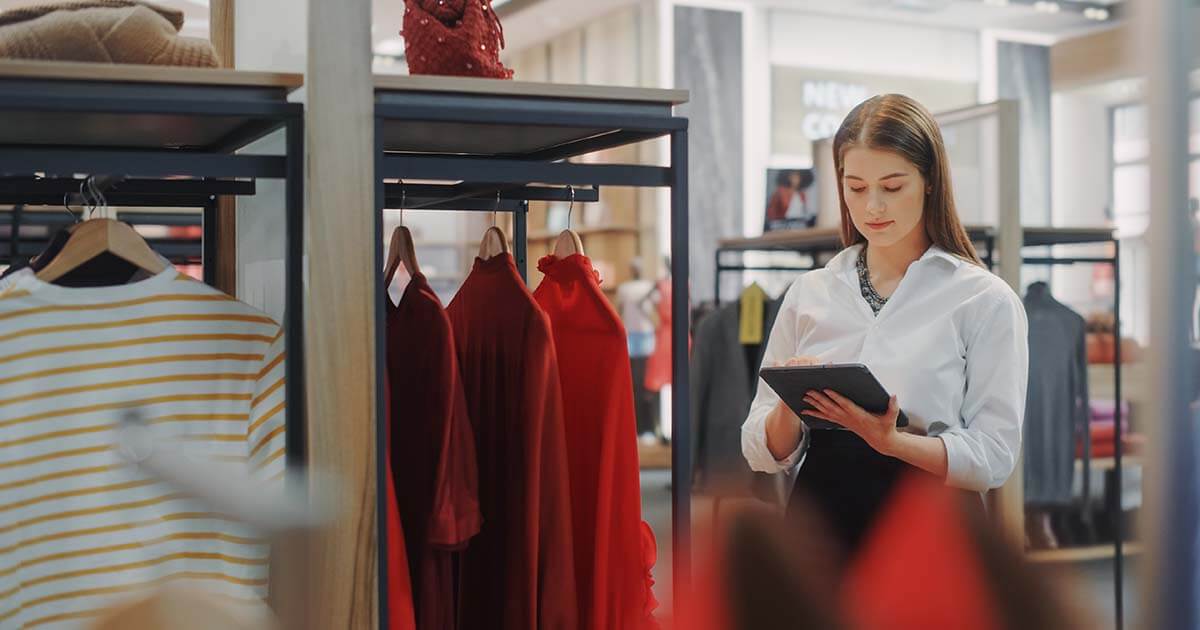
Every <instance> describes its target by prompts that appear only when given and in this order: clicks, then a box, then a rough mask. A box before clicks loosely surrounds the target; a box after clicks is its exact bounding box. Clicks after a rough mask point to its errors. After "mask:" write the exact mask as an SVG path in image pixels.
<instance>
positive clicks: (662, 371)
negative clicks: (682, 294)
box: [646, 278, 690, 392]
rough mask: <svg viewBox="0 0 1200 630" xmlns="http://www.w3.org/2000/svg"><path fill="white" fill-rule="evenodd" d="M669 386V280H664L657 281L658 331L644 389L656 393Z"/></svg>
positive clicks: (647, 367) (647, 366)
mask: <svg viewBox="0 0 1200 630" xmlns="http://www.w3.org/2000/svg"><path fill="white" fill-rule="evenodd" d="M689 343H690V341H689ZM670 384H671V279H670V278H666V279H664V280H659V281H658V330H657V331H656V332H655V337H654V354H651V355H650V358H649V359H648V360H647V361H646V389H648V390H650V391H652V392H657V391H661V390H662V388H663V386H664V385H670Z"/></svg>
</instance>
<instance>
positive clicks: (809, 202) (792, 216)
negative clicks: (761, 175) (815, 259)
mask: <svg viewBox="0 0 1200 630" xmlns="http://www.w3.org/2000/svg"><path fill="white" fill-rule="evenodd" d="M816 181H817V178H816V175H815V173H814V172H813V169H811V168H791V169H776V168H773V169H768V170H767V195H766V199H767V211H766V213H765V214H764V216H765V220H764V223H763V231H764V232H772V231H775V230H803V229H809V228H812V227H816V225H817V215H818V213H819V212H820V205H819V204H818V203H817V186H816Z"/></svg>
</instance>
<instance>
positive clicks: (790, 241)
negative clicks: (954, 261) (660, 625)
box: [713, 226, 996, 305]
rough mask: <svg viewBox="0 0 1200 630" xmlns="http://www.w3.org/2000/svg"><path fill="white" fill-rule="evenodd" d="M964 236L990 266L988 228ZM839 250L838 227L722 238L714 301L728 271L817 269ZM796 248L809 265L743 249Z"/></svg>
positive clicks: (973, 228) (990, 234)
mask: <svg viewBox="0 0 1200 630" xmlns="http://www.w3.org/2000/svg"><path fill="white" fill-rule="evenodd" d="M967 236H969V237H970V238H971V241H972V242H973V243H976V244H982V245H983V246H984V255H983V256H982V258H983V262H984V264H985V265H987V266H988V267H989V268H991V267H992V266H993V259H994V258H995V249H996V235H995V232H994V231H993V230H991V229H990V228H985V227H979V226H970V227H968V228H967ZM841 250H842V232H841V230H839V229H837V228H817V229H810V230H781V231H778V232H768V233H766V234H764V235H762V236H760V237H753V238H730V239H724V240H721V241H720V242H719V243H718V244H717V249H716V252H715V253H714V254H713V259H714V262H715V263H716V264H715V265H714V267H713V268H714V269H715V271H714V274H713V275H714V287H715V288H714V291H713V296H714V301H715V302H716V304H717V305H720V303H721V276H722V275H723V274H726V273H730V272H735V271H736V272H742V271H782V272H789V271H792V272H803V271H813V270H815V269H820V268H821V267H824V266H825V265H824V264H823V263H821V262H820V260H819V257H820V256H822V255H832V254H836V253H837V252H839V251H841ZM768 252H795V253H799V254H804V255H807V256H809V257H811V258H812V263H811V264H808V265H803V264H801V265H777V264H767V265H752V264H747V263H746V262H745V256H744V254H746V253H768ZM733 253H737V254H743V255H742V256H740V257H739V259H738V261H737V262H727V260H726V259H727V258H728V257H727V256H726V254H733Z"/></svg>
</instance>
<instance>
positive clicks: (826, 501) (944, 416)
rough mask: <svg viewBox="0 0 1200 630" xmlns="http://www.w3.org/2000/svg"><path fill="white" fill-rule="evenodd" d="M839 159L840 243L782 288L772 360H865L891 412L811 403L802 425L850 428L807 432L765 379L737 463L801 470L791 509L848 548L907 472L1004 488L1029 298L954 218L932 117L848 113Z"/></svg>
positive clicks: (881, 105) (1014, 434)
mask: <svg viewBox="0 0 1200 630" xmlns="http://www.w3.org/2000/svg"><path fill="white" fill-rule="evenodd" d="M833 151H834V164H835V167H836V172H837V176H838V184H839V186H838V197H839V198H840V201H841V210H842V240H843V242H844V243H845V245H846V246H847V247H846V248H845V249H844V250H843V251H842V252H841V253H839V254H838V255H837V256H835V257H834V258H833V259H832V260H831V261H830V262H829V264H828V265H827V266H826V267H825V268H823V269H821V270H818V271H813V272H810V273H807V274H805V275H804V276H802V277H801V278H800V279H799V280H798V281H797V282H796V283H795V284H794V285H793V286H792V288H791V289H790V290H789V291H788V292H787V295H786V297H785V298H784V303H783V306H782V307H781V310H780V313H779V316H778V319H777V320H776V322H775V326H774V328H773V329H772V331H771V336H770V339H769V340H768V343H767V350H766V353H765V356H764V364H765V365H813V364H824V363H863V364H865V365H867V366H868V367H869V368H870V369H871V371H872V372H873V373H874V374H875V376H876V377H877V378H878V379H879V380H880V382H881V383H882V384H883V386H884V387H885V388H886V389H887V390H888V391H889V392H890V393H891V394H892V399H891V404H890V405H889V408H888V410H887V412H886V413H884V414H882V415H873V414H870V413H868V412H866V411H864V410H863V409H862V408H860V407H858V406H857V405H855V404H854V403H852V402H850V401H849V400H847V399H845V398H844V397H842V396H840V395H839V394H838V393H837V392H833V391H829V390H826V391H824V392H811V393H810V394H809V396H808V398H807V399H806V400H807V401H808V402H809V403H810V404H811V405H813V406H815V408H816V411H813V412H806V415H812V416H814V417H816V418H820V419H823V420H827V421H829V422H832V423H834V424H836V425H838V426H840V427H841V428H840V429H810V428H808V427H806V426H805V424H804V423H803V422H802V421H801V419H800V418H799V417H797V415H796V414H795V413H794V412H793V411H792V410H791V409H790V408H788V407H787V405H785V404H783V403H782V402H781V401H780V399H779V397H778V396H777V395H776V394H775V393H774V392H773V391H772V390H771V389H770V388H769V387H768V386H767V385H766V383H764V382H762V381H760V382H759V385H758V394H757V396H756V397H755V399H754V403H753V405H752V406H751V409H750V414H749V417H748V418H747V419H746V422H745V424H744V425H743V427H742V452H743V453H744V455H745V457H746V460H747V461H748V462H749V463H750V467H751V468H753V469H754V470H757V471H761V472H768V473H775V472H781V471H788V470H791V469H794V468H795V467H797V466H799V467H800V468H799V471H798V473H797V475H796V486H795V490H794V491H793V494H792V497H793V499H792V501H790V503H789V511H792V510H793V509H794V507H795V505H797V502H796V501H795V497H796V495H797V494H803V495H805V496H806V497H807V498H808V499H809V500H811V501H812V502H813V503H814V504H815V505H816V506H818V507H820V508H821V509H822V510H823V511H824V512H825V515H826V517H828V519H829V521H830V525H831V526H833V528H834V530H835V532H836V533H837V534H838V536H839V537H840V538H841V539H842V541H843V542H844V543H846V544H847V545H848V547H849V548H851V549H853V548H854V547H856V546H857V544H858V543H859V541H860V540H861V538H862V536H863V534H864V533H865V530H866V529H867V528H868V527H869V525H870V524H871V522H872V520H873V518H874V516H875V514H876V512H877V511H878V510H879V509H880V507H881V506H882V504H883V503H884V501H885V500H886V498H887V495H888V493H889V491H890V489H891V488H892V486H893V483H894V482H895V481H896V479H897V478H898V477H900V476H901V475H902V474H903V473H905V472H906V471H921V472H923V473H924V474H928V475H932V476H934V477H936V478H938V479H940V480H943V481H944V482H945V483H946V484H947V485H950V486H952V487H955V488H959V489H961V490H965V491H971V492H973V493H980V492H983V491H985V490H987V489H989V488H996V487H999V486H1001V485H1003V484H1004V482H1005V481H1006V480H1007V479H1008V477H1009V475H1010V474H1011V473H1012V472H1013V468H1014V466H1015V465H1016V462H1017V460H1018V455H1019V453H1020V447H1021V422H1022V416H1023V413H1024V409H1025V387H1026V381H1027V378H1028V359H1027V356H1028V342H1027V336H1026V335H1027V333H1026V321H1025V312H1024V309H1023V307H1022V304H1021V300H1020V298H1019V297H1018V296H1017V295H1016V294H1015V293H1014V292H1013V291H1012V289H1010V288H1009V287H1008V285H1006V284H1005V283H1004V282H1003V281H1001V280H1000V279H999V278H998V277H996V276H994V275H992V274H991V273H989V272H988V271H987V270H986V269H985V268H984V267H983V264H982V263H981V262H980V260H979V257H978V256H977V255H976V253H975V250H974V248H973V246H972V245H971V242H970V239H969V238H968V237H967V234H966V231H965V230H964V229H963V227H962V224H961V223H960V222H959V218H958V213H957V211H956V210H955V206H954V197H953V194H952V186H951V182H950V166H949V164H948V162H947V157H946V150H945V146H944V145H943V142H942V137H941V133H940V131H939V130H938V127H937V123H936V122H934V120H933V117H932V116H931V115H930V114H929V112H928V111H926V109H925V108H924V107H922V106H921V105H920V104H919V103H917V102H916V101H914V100H912V99H910V98H908V97H905V96H900V95H895V94H890V95H886V96H876V97H874V98H872V99H870V100H868V101H866V102H864V103H862V104H861V105H859V106H858V107H856V108H855V109H854V111H852V112H850V114H849V115H848V116H847V117H846V120H845V121H844V122H843V123H842V126H841V128H840V129H839V130H838V132H837V135H836V136H835V137H834V143H833ZM901 407H903V408H904V411H905V414H906V415H907V416H908V418H909V422H910V426H909V427H908V428H906V429H904V430H898V429H897V427H896V419H897V416H898V414H899V410H900V408H901ZM970 498H971V499H972V500H973V501H971V502H969V503H968V505H971V506H973V508H974V509H976V510H982V501H981V500H980V497H979V496H978V495H977V494H976V495H974V496H971V497H970Z"/></svg>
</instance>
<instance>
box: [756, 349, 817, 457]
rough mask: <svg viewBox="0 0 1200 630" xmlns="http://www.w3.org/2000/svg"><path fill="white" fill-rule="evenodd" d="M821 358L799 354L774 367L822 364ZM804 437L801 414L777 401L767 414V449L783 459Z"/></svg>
mask: <svg viewBox="0 0 1200 630" xmlns="http://www.w3.org/2000/svg"><path fill="white" fill-rule="evenodd" d="M820 364H821V360H820V359H818V358H816V357H813V356H799V357H792V358H791V359H788V360H787V361H786V362H785V363H782V364H776V365H775V366H774V367H794V366H798V365H820ZM803 437H804V423H803V422H802V421H801V420H800V416H798V415H796V412H794V411H792V408H791V407H788V406H787V404H785V403H784V402H783V401H782V400H781V401H779V402H778V403H775V408H774V409H772V410H771V413H770V414H769V415H768V416H767V450H769V451H771V455H773V456H774V457H775V459H776V460H777V461H783V460H784V459H785V458H786V457H787V456H788V455H790V454H791V453H792V452H794V451H795V450H796V448H797V447H799V446H800V440H801V439H803Z"/></svg>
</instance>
